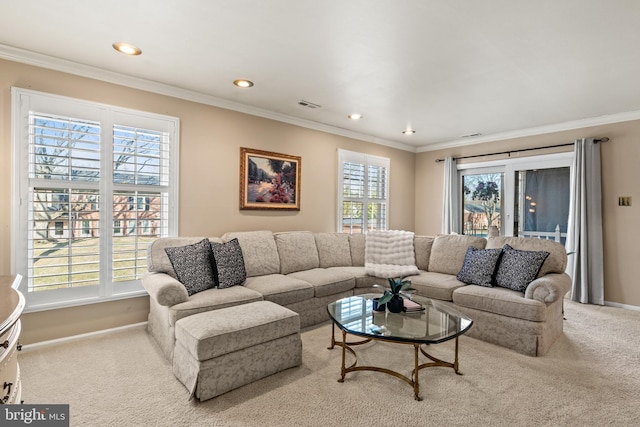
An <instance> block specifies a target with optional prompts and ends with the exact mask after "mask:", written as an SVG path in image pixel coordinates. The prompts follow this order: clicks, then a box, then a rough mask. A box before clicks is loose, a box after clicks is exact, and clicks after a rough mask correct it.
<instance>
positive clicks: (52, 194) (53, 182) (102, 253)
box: [12, 88, 178, 310]
mask: <svg viewBox="0 0 640 427" xmlns="http://www.w3.org/2000/svg"><path fill="white" fill-rule="evenodd" d="M12 104H13V109H14V115H13V117H14V129H17V131H16V132H15V134H14V153H15V154H14V158H15V164H16V166H17V167H16V177H15V179H16V182H17V183H18V185H17V191H15V192H14V194H15V202H14V219H15V221H14V223H15V225H14V228H15V229H16V232H15V234H14V235H15V236H16V237H15V238H14V239H13V247H14V249H15V254H16V257H15V271H16V272H17V273H20V274H23V275H24V276H25V277H26V279H27V280H25V281H23V286H24V288H23V289H22V290H23V291H25V294H26V295H27V304H28V306H27V309H28V310H29V309H41V308H47V307H58V306H65V305H75V304H81V303H85V302H90V301H91V300H96V299H97V300H108V299H113V298H121V297H123V296H126V295H134V294H143V293H144V291H143V290H142V287H141V285H140V283H139V279H140V277H141V275H142V274H143V273H144V272H145V271H146V270H147V266H146V250H147V246H148V245H149V243H150V242H151V241H152V240H154V239H156V238H158V237H161V236H168V235H174V234H175V232H176V229H177V208H176V206H177V203H176V201H175V200H176V198H177V185H176V184H177V183H176V180H177V158H176V157H177V152H178V151H177V144H178V140H177V136H178V132H177V130H178V121H177V119H175V118H171V117H166V116H158V115H153V114H149V113H144V112H139V111H133V110H126V109H121V108H118V107H113V106H106V105H102V104H95V103H90V102H85V101H80V100H74V99H70V98H64V97H58V96H53V95H48V94H43V93H39V92H33V91H27V90H23V89H15V88H14V89H13V90H12Z"/></svg>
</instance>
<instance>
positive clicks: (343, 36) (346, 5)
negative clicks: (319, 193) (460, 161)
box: [0, 0, 640, 151]
mask: <svg viewBox="0 0 640 427" xmlns="http://www.w3.org/2000/svg"><path fill="white" fill-rule="evenodd" d="M117 41H126V42H130V43H133V44H135V45H137V46H139V47H140V48H142V50H143V54H142V55H141V56H138V57H127V56H124V55H122V54H119V53H117V52H116V51H115V50H114V49H113V48H112V47H111V45H112V43H114V42H117ZM43 55H46V56H43ZM0 57H3V58H8V59H13V60H18V61H22V62H27V63H34V64H36V65H41V66H46V67H50V68H54V69H61V70H63V71H71V72H75V73H78V74H82V75H88V76H91V77H97V78H102V79H104V80H109V81H115V82H120V83H122V84H127V85H130V86H134V87H139V88H143V89H149V90H154V91H157V92H160V93H167V94H171V95H173V96H180V97H184V98H187V99H194V100H198V101H200V102H206V103H209V104H212V105H219V106H223V107H225V108H231V109H235V110H239V111H246V112H249V113H252V114H257V115H261V116H264V117H271V118H275V119H278V120H283V121H287V122H291V123H298V124H302V125H303V126H309V127H315V128H318V129H322V130H328V131H330V132H335V133H338V134H343V135H347V136H353V137H356V138H360V139H364V140H369V141H372V142H377V143H382V144H386V145H392V146H397V147H399V148H404V149H408V150H412V151H424V150H429V149H433V148H441V147H444V146H447V145H456V144H463V143H473V142H476V141H482V140H487V139H492V138H499V137H500V136H507V135H518V134H519V132H520V133H526V132H536V131H540V132H543V131H544V130H545V129H554V130H557V129H561V128H563V127H566V128H570V127H572V126H573V127H576V126H577V124H584V123H590V121H589V120H586V121H585V119H594V120H595V121H605V122H606V121H607V120H609V121H616V120H623V119H624V118H628V117H634V118H640V113H639V112H640V1H638V0H561V1H560V0H536V1H530V0H482V1H474V0H393V1H391V0H387V1H385V0H321V1H320V0H268V1H266V0H209V1H207V0H199V1H198V0H136V1H134V0H110V1H103V0H84V1H77V0H56V1H52V2H49V1H42V0H19V1H17V0H0ZM67 61H70V62H67ZM100 70H106V72H105V71H100ZM238 78H246V79H250V80H252V81H253V82H255V86H254V87H253V88H251V89H239V88H236V87H235V86H233V85H232V81H233V80H235V79H238ZM300 100H306V101H310V102H312V103H315V104H319V105H321V106H322V107H321V108H318V109H309V108H306V107H302V106H300V105H299V104H298V102H299V101H300ZM354 112H358V113H361V114H363V115H364V118H363V119H362V120H360V121H351V120H349V119H347V115H348V114H350V113H354ZM407 127H411V128H414V129H415V130H416V134H414V135H411V136H405V135H403V134H402V133H401V131H402V130H403V129H405V128H407ZM474 133H481V134H482V136H480V137H475V138H462V136H463V135H468V134H474Z"/></svg>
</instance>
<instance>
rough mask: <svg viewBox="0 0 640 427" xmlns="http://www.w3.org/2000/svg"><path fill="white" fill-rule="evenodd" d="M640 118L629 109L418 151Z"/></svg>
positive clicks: (450, 142) (420, 148)
mask: <svg viewBox="0 0 640 427" xmlns="http://www.w3.org/2000/svg"><path fill="white" fill-rule="evenodd" d="M639 119H640V111H639V110H636V111H627V112H624V113H616V114H608V115H605V116H598V117H591V118H588V119H580V120H573V121H570V122H563V123H556V124H553V125H546V126H538V127H533V128H528V129H520V130H516V131H511V132H500V133H495V134H493V135H486V136H479V137H474V138H465V139H457V140H453V141H447V142H440V143H437V144H430V145H424V146H421V147H418V148H417V149H416V153H424V152H426V151H435V150H442V149H445V148H452V147H464V146H468V145H475V144H481V143H483V142H493V141H503V140H505V139H514V138H522V137H525V136H533V135H543V134H546V133H554V132H562V131H567V130H574V129H582V128H587V127H591V126H600V125H608V124H611V123H620V122H629V121H632V120H639Z"/></svg>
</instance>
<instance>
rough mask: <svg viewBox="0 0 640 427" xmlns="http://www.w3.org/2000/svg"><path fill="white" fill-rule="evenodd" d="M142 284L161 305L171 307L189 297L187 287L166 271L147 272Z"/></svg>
mask: <svg viewBox="0 0 640 427" xmlns="http://www.w3.org/2000/svg"><path fill="white" fill-rule="evenodd" d="M142 286H143V287H144V288H145V289H146V291H147V292H148V293H149V296H150V297H151V298H153V299H154V300H156V301H157V302H158V304H160V305H166V306H168V307H171V306H172V305H176V304H179V303H181V302H185V301H187V300H188V299H189V293H188V292H187V288H185V287H184V285H183V284H182V283H180V282H179V281H178V280H176V279H174V278H173V277H171V276H169V275H168V274H166V273H146V274H145V275H144V276H143V277H142Z"/></svg>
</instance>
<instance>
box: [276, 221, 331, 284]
mask: <svg viewBox="0 0 640 427" xmlns="http://www.w3.org/2000/svg"><path fill="white" fill-rule="evenodd" d="M274 238H275V241H276V246H277V248H278V256H279V257H280V273H281V274H289V273H293V272H296V271H302V270H310V269H312V268H318V266H319V265H320V260H319V258H318V248H317V247H316V240H315V238H314V237H313V233H310V232H308V231H292V232H287V233H275V234H274Z"/></svg>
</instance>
